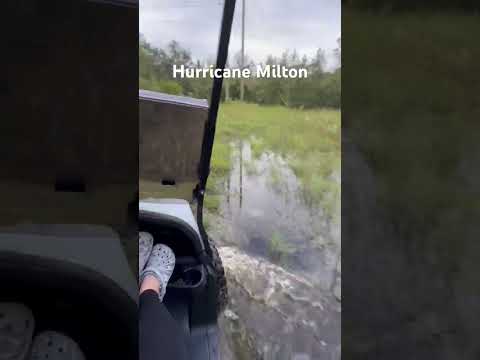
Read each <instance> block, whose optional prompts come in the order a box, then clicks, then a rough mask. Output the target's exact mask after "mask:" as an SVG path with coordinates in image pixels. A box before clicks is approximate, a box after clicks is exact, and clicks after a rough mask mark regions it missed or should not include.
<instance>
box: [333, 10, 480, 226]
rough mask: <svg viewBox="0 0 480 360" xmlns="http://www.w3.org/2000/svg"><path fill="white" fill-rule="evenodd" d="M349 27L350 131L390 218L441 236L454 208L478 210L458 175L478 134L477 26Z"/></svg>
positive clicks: (465, 18) (369, 19)
mask: <svg viewBox="0 0 480 360" xmlns="http://www.w3.org/2000/svg"><path fill="white" fill-rule="evenodd" d="M343 17H344V19H345V24H348V25H349V26H345V29H344V31H343V34H344V39H345V41H346V43H345V42H344V43H343V45H344V47H345V51H344V53H343V55H344V63H343V79H345V85H346V86H345V87H344V92H343V94H342V103H343V104H344V109H345V111H344V113H343V114H344V118H345V120H344V128H345V129H346V130H347V132H346V133H348V136H350V138H351V139H352V140H353V141H354V142H355V143H357V144H359V147H360V150H361V152H362V154H363V155H364V156H365V157H366V158H367V161H368V162H369V165H370V166H371V168H372V170H373V171H374V173H375V175H376V177H377V179H378V180H379V184H380V186H381V189H380V190H381V192H382V195H383V196H382V198H383V201H384V202H385V206H386V208H390V209H397V214H394V215H395V216H396V217H397V218H398V219H399V221H402V222H408V221H412V222H418V223H419V224H424V225H425V224H428V227H432V228H435V227H436V226H437V223H438V221H439V220H438V217H439V215H440V214H442V212H443V209H448V208H450V207H451V206H452V204H453V203H456V202H458V203H464V202H466V203H468V202H471V207H474V205H473V203H474V202H473V201H471V199H473V198H474V196H472V194H470V193H468V191H466V190H467V189H469V188H470V187H467V186H466V184H464V183H462V181H463V180H464V179H462V177H461V176H459V166H460V164H461V163H462V162H465V163H473V162H474V159H475V156H474V153H475V152H476V151H475V149H476V148H477V145H476V144H477V143H478V133H479V132H478V131H480V122H478V118H479V116H480V106H479V102H478V101H475V100H472V99H473V98H474V96H472V94H478V93H479V91H480V83H479V82H478V81H477V80H476V77H475V75H474V74H478V72H479V71H480V62H479V61H478V59H479V58H480V47H478V46H476V44H477V42H478V39H477V35H476V34H478V30H480V22H479V21H478V16H475V15H467V14H456V13H452V14H445V13H427V12H426V13H420V14H409V13H405V14H389V15H385V16H377V15H374V14H370V13H367V12H365V13H357V12H352V11H348V10H347V9H345V11H343ZM359 29H360V31H359ZM378 54H381V56H377V55H378ZM412 124H414V126H412ZM366 129H367V131H366ZM472 129H475V130H476V131H472ZM465 166H466V165H465ZM471 210H472V211H473V208H472V209H471ZM475 211H476V212H477V211H478V207H477V208H476V210H475ZM477 213H478V212H477ZM463 216H465V214H464V215H463ZM425 230H427V231H428V230H429V229H425Z"/></svg>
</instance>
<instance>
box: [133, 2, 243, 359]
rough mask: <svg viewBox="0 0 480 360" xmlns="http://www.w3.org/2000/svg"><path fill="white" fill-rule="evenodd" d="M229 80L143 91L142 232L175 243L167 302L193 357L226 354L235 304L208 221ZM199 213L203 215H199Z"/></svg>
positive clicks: (221, 53) (221, 60) (222, 44)
mask: <svg viewBox="0 0 480 360" xmlns="http://www.w3.org/2000/svg"><path fill="white" fill-rule="evenodd" d="M234 9H235V1H225V4H224V12H223V19H222V25H221V29H220V41H219V46H218V53H217V63H216V67H217V68H219V69H223V68H225V64H226V61H227V54H228V44H229V39H230V32H231V26H232V21H233V13H234ZM221 88H222V79H221V78H216V79H214V80H213V87H212V93H211V97H210V101H207V100H205V99H194V98H189V97H183V96H174V95H167V94H163V93H159V92H153V91H147V90H142V89H140V91H139V114H140V115H139V123H140V126H139V127H140V134H139V136H140V140H139V147H140V153H139V158H140V173H139V177H140V204H139V231H145V232H148V233H150V234H151V235H152V236H153V238H154V242H155V243H163V244H166V245H168V246H169V247H171V248H172V250H173V252H174V253H175V256H176V266H175V270H174V273H173V276H172V278H171V279H170V283H169V285H168V290H167V292H166V296H165V298H164V303H165V305H166V307H167V309H168V310H169V312H170V313H171V314H172V315H173V317H174V318H175V319H176V320H177V321H178V322H179V323H180V325H181V327H182V328H183V329H184V331H185V335H186V338H187V339H188V340H187V342H188V344H189V348H190V349H189V353H190V354H191V358H192V359H196V360H197V359H198V360H200V359H219V357H220V354H219V340H218V335H219V333H218V324H217V319H218V315H219V314H220V312H221V311H222V310H223V309H224V307H225V305H226V303H227V284H226V278H225V272H224V269H223V265H222V262H221V259H220V256H219V254H218V251H217V249H216V247H215V244H214V243H213V242H212V241H211V239H210V238H209V237H208V235H207V233H206V231H205V229H204V227H203V197H204V193H205V188H206V182H207V178H208V174H209V169H210V158H211V154H212V147H213V139H214V136H215V123H216V119H217V113H218V106H219V102H220V96H221ZM194 213H195V215H196V216H194Z"/></svg>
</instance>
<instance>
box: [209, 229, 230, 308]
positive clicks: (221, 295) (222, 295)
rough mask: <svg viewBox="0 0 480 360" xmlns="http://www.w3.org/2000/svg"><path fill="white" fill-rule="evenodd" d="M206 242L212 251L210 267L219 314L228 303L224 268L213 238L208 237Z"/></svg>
mask: <svg viewBox="0 0 480 360" xmlns="http://www.w3.org/2000/svg"><path fill="white" fill-rule="evenodd" d="M208 244H209V245H210V249H211V251H212V254H211V255H212V268H213V272H214V277H215V285H216V289H217V294H216V309H217V315H220V314H221V313H222V312H223V310H225V308H226V307H227V304H228V287H227V277H226V275H225V268H224V267H223V263H222V259H221V258H220V254H219V253H218V250H217V246H216V245H215V243H214V242H213V240H212V239H211V238H210V237H208Z"/></svg>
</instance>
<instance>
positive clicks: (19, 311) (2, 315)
mask: <svg viewBox="0 0 480 360" xmlns="http://www.w3.org/2000/svg"><path fill="white" fill-rule="evenodd" d="M34 327H35V320H34V318H33V314H32V311H31V310H30V309H29V308H27V307H26V306H25V305H22V304H16V303H0V360H24V359H26V357H27V355H28V352H29V350H30V345H31V344H32V337H33V329H34Z"/></svg>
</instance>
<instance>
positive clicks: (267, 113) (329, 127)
mask: <svg viewBox="0 0 480 360" xmlns="http://www.w3.org/2000/svg"><path fill="white" fill-rule="evenodd" d="M237 139H244V140H249V141H250V144H251V146H252V150H253V155H254V157H255V156H259V155H261V154H262V153H263V152H265V151H272V152H275V153H277V154H279V155H281V156H282V157H284V158H285V159H286V160H287V162H288V164H289V165H290V166H291V168H292V169H293V171H294V173H295V174H296V175H297V177H298V179H299V181H301V185H302V188H303V189H304V192H305V194H306V196H307V197H308V198H309V199H311V200H312V202H313V203H314V204H317V205H320V206H322V207H324V208H325V210H327V212H330V213H332V211H333V209H332V206H334V204H335V203H337V201H332V200H333V199H332V197H333V198H338V196H339V194H340V185H339V183H338V182H337V181H334V180H333V179H332V177H331V176H332V174H339V173H340V111H339V110H328V109H319V110H298V109H291V108H286V107H282V106H260V105H256V104H247V103H239V102H228V103H223V104H221V106H220V111H219V117H218V121H217V132H216V137H215V144H214V149H213V156H212V172H211V176H210V178H209V184H208V185H209V186H208V190H209V192H208V193H207V197H206V207H207V208H208V209H209V210H216V208H218V199H217V198H216V196H217V195H216V194H218V193H219V192H221V189H220V190H219V188H218V186H217V185H218V183H219V182H221V180H222V179H223V178H224V177H225V176H226V175H227V174H228V172H229V171H230V166H231V150H232V149H231V146H230V142H231V141H234V140H237Z"/></svg>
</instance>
